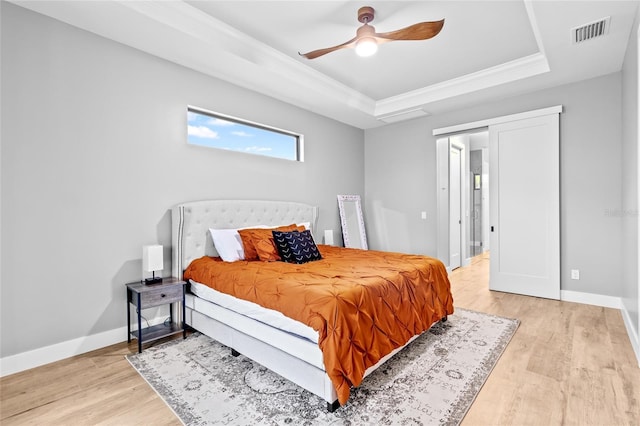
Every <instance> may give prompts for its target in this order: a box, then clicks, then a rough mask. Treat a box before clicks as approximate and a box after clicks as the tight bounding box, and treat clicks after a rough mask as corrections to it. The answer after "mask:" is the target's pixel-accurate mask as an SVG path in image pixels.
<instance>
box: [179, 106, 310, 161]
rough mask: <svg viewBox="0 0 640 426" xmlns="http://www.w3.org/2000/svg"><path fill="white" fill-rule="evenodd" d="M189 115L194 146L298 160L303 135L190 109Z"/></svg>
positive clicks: (189, 125)
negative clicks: (300, 140) (299, 143)
mask: <svg viewBox="0 0 640 426" xmlns="http://www.w3.org/2000/svg"><path fill="white" fill-rule="evenodd" d="M187 114H188V115H187V135H188V139H187V140H188V142H189V143H190V144H193V145H200V146H206V147H211V148H219V149H227V150H231V151H239V152H246V153H250V154H260V155H266V156H268V157H276V158H283V159H286V160H294V161H296V160H298V142H299V138H300V136H298V135H296V134H293V133H291V134H287V133H284V132H280V131H277V130H272V129H265V128H262V127H256V126H259V125H251V124H245V123H241V122H237V121H232V120H227V119H225V118H224V117H216V116H215V115H214V114H213V113H211V115H209V114H205V113H204V112H199V111H195V110H193V109H189V110H188V112H187ZM265 127H266V126H265Z"/></svg>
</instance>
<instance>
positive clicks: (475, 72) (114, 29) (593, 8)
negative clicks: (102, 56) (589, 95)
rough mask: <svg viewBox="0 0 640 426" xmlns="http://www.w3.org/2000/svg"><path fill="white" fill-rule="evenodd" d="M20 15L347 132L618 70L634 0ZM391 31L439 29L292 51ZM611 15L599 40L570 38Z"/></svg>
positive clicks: (52, 10)
mask: <svg viewBox="0 0 640 426" xmlns="http://www.w3.org/2000/svg"><path fill="white" fill-rule="evenodd" d="M11 1H12V2H13V3H16V4H18V5H20V6H23V7H25V8H28V9H32V10H34V11H36V12H39V13H43V14H45V15H48V16H51V17H53V18H56V19H59V20H61V21H64V22H67V23H69V24H71V25H75V26H77V27H80V28H83V29H85V30H88V31H91V32H94V33H96V34H99V35H102V36H104V37H107V38H110V39H113V40H116V41H118V42H121V43H124V44H127V45H130V46H132V47H135V48H137V49H140V50H143V51H145V52H148V53H151V54H153V55H157V56H159V57H162V58H165V59H168V60H170V61H173V62H176V63H178V64H181V65H184V66H186V67H189V68H192V69H195V70H197V71H200V72H203V73H206V74H209V75H212V76H215V77H218V78H221V79H224V80H227V81H230V82H232V83H234V84H238V85H240V86H243V87H247V88H249V89H252V90H256V91H258V92H261V93H264V94H266V95H269V96H273V97H275V98H277V99H280V100H283V101H285V102H289V103H292V104H294V105H298V106H300V107H302V108H306V109H309V110H312V111H314V112H316V113H319V114H322V115H325V116H328V117H331V118H334V119H336V120H339V121H342V122H344V123H347V124H350V125H353V126H356V127H359V128H372V127H376V126H380V125H384V124H385V122H390V121H395V120H401V119H406V118H411V117H415V116H420V115H426V114H435V113H441V112H445V111H448V110H451V109H453V108H459V107H461V106H470V105H474V104H478V103H481V102H487V101H492V100H496V99H499V98H503V97H505V96H512V95H515V94H522V93H526V92H529V91H534V90H539V89H542V88H548V87H552V86H555V85H559V84H565V83H568V82H571V81H578V80H583V79H587V78H592V77H596V76H600V75H604V74H608V73H611V72H616V71H619V70H620V69H621V67H622V62H623V60H624V54H625V51H626V47H627V43H628V40H629V36H630V33H631V28H632V26H633V19H634V17H635V14H636V9H637V7H638V1H637V0H636V1H630V0H626V1H575V0H573V1H543V0H533V1H532V0H524V1H523V0H502V1H485V0H474V1H365V0H363V1H326V0H325V1H302V0H298V1H269V0H261V1H202V0H197V1H192V0H187V1H180V0H171V1H166V0H165V1H115V0H105V1H23V0H11ZM365 5H366V6H372V7H374V8H375V10H376V16H375V19H374V21H373V22H372V25H373V26H374V27H375V28H376V30H377V31H378V32H387V31H393V30H397V29H400V28H404V27H406V26H409V25H411V24H414V23H417V22H422V21H435V20H440V19H443V18H444V19H445V25H444V28H443V30H442V31H441V32H440V34H438V35H437V36H436V37H434V38H432V39H430V40H425V41H397V42H392V43H386V44H384V45H381V46H380V49H379V50H378V53H377V54H376V55H375V56H373V57H368V58H360V57H358V56H356V55H355V52H354V51H353V50H352V49H343V50H340V51H336V52H333V53H330V54H327V55H325V56H322V57H319V58H317V59H314V60H307V59H305V58H303V57H301V56H299V55H298V52H308V51H311V50H315V49H319V48H324V47H329V46H333V45H336V44H340V43H342V42H345V41H347V40H349V39H351V38H352V37H354V36H355V31H356V29H357V28H358V26H360V25H361V24H360V23H359V22H358V21H357V10H358V8H360V7H361V6H365ZM608 16H609V17H611V20H610V29H609V31H608V34H607V35H605V36H603V37H601V38H598V39H594V40H589V41H586V42H584V43H582V44H577V45H575V44H572V42H571V29H572V28H574V27H576V26H579V25H583V24H587V23H590V22H593V21H596V20H599V19H601V18H605V17H608Z"/></svg>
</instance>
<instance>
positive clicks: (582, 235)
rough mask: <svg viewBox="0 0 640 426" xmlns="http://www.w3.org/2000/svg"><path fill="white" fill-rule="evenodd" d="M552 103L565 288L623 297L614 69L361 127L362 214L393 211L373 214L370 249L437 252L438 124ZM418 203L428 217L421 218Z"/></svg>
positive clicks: (618, 127)
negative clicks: (387, 215)
mask: <svg viewBox="0 0 640 426" xmlns="http://www.w3.org/2000/svg"><path fill="white" fill-rule="evenodd" d="M554 105H563V106H564V112H563V113H562V114H561V117H560V169H561V170H560V182H561V183H560V186H561V188H560V194H561V217H560V220H561V288H562V290H571V291H576V292H584V293H594V294H599V295H609V296H616V297H620V296H621V294H622V285H621V266H622V263H621V217H620V215H619V214H617V212H619V211H620V209H621V201H622V199H621V185H622V182H621V180H622V176H621V171H620V158H621V155H622V151H621V149H622V148H621V74H620V73H615V74H610V75H606V76H603V77H599V78H594V79H591V80H587V81H582V82H577V83H573V84H567V85H563V86H560V87H554V88H551V89H547V90H541V91H538V92H535V93H531V94H528V95H522V96H515V97H512V98H507V99H504V100H502V101H498V102H492V103H488V104H485V105H481V106H476V107H471V108H470V107H465V105H460V109H458V110H456V111H454V112H450V113H446V114H439V115H434V116H430V117H425V118H420V119H415V120H411V121H407V122H402V123H396V124H395V125H393V126H387V127H383V128H380V129H371V130H367V131H365V184H366V192H365V200H366V214H367V215H368V216H373V217H374V219H375V218H376V214H377V212H380V211H383V212H386V211H391V212H393V223H392V224H387V225H386V228H384V227H381V226H378V225H377V224H375V223H371V221H370V223H369V228H368V230H369V231H370V233H369V239H370V242H371V248H373V249H382V250H387V249H392V250H395V249H402V250H404V251H409V252H413V253H422V254H427V255H432V256H435V255H436V253H437V247H436V237H437V234H436V231H437V228H436V210H435V207H436V142H435V141H436V138H435V137H434V136H432V130H433V129H434V128H440V127H447V126H451V125H455V124H461V123H468V122H473V121H476V120H481V119H487V118H492V117H498V116H502V115H508V114H513V113H518V112H523V111H528V110H533V109H538V108H545V107H549V106H554ZM423 210H424V211H427V212H428V219H427V221H424V220H421V219H420V215H419V212H420V211H423ZM372 212H374V214H372ZM571 269H580V272H581V273H580V280H579V281H576V280H571V279H570V270H571Z"/></svg>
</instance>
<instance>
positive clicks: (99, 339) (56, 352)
mask: <svg viewBox="0 0 640 426" xmlns="http://www.w3.org/2000/svg"><path fill="white" fill-rule="evenodd" d="M166 318H167V317H166V316H161V317H157V318H154V319H152V320H149V324H150V325H156V324H161V323H163V322H164V320H165V319H166ZM126 338H127V327H120V328H116V329H113V330H108V331H104V332H102V333H97V334H92V335H89V336H84V337H79V338H77V339H72V340H67V341H66V342H61V343H56V344H55V345H50V346H45V347H43V348H38V349H34V350H31V351H27V352H22V353H19V354H16V355H10V356H7V357H4V358H0V377H4V376H8V375H9V374H14V373H19V372H20V371H24V370H28V369H30V368H35V367H39V366H41V365H45V364H49V363H51V362H55V361H60V360H62V359H65V358H70V357H72V356H76V355H81V354H83V353H86V352H90V351H93V350H96V349H100V348H104V347H105V346H110V345H114V344H116V343H121V342H124V341H125V339H126Z"/></svg>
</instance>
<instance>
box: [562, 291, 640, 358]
mask: <svg viewBox="0 0 640 426" xmlns="http://www.w3.org/2000/svg"><path fill="white" fill-rule="evenodd" d="M560 300H563V301H565V302H576V303H584V304H587V305H595V306H602V307H605V308H613V309H619V310H620V313H621V314H622V320H623V321H624V326H625V328H626V329H627V335H628V336H629V341H630V342H631V347H632V348H633V351H634V352H635V354H636V358H637V359H638V366H640V341H639V340H638V330H635V328H634V326H633V321H631V317H630V316H629V312H628V311H627V309H626V308H625V307H624V304H623V303H622V299H621V298H619V297H614V296H605V295H602V294H593V293H582V292H579V291H570V290H560Z"/></svg>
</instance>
